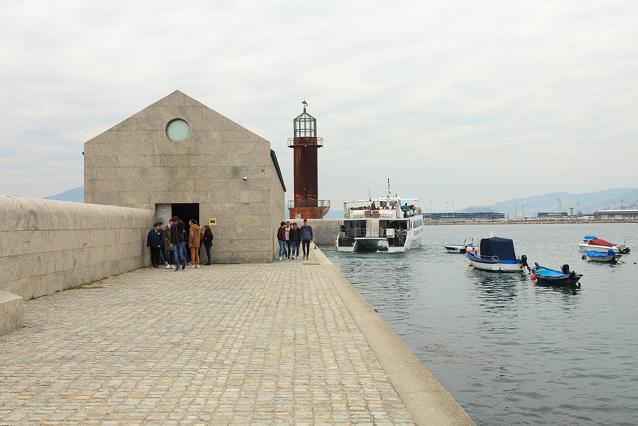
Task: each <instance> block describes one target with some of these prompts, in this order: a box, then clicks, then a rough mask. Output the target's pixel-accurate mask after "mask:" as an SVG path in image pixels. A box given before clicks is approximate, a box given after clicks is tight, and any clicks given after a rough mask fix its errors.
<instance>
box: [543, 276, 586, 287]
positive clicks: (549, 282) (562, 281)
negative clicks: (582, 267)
mask: <svg viewBox="0 0 638 426" xmlns="http://www.w3.org/2000/svg"><path fill="white" fill-rule="evenodd" d="M581 278H582V274H574V275H573V276H571V275H565V276H563V277H542V276H538V275H537V276H536V285H541V286H574V287H580V284H579V282H578V281H579V280H580V279H581Z"/></svg>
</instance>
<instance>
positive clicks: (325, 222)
mask: <svg viewBox="0 0 638 426" xmlns="http://www.w3.org/2000/svg"><path fill="white" fill-rule="evenodd" d="M291 222H297V224H298V225H299V226H301V225H303V220H301V219H292V220H291ZM308 225H310V226H312V234H313V236H314V243H315V244H317V245H318V246H334V245H335V243H336V241H337V233H338V232H339V220H338V219H308Z"/></svg>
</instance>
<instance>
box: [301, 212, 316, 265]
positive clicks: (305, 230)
mask: <svg viewBox="0 0 638 426" xmlns="http://www.w3.org/2000/svg"><path fill="white" fill-rule="evenodd" d="M299 236H300V237H301V248H302V250H303V258H304V260H308V256H310V242H311V241H312V239H313V235H312V226H310V225H308V219H304V220H303V226H302V227H301V228H299Z"/></svg>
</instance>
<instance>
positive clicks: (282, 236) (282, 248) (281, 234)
mask: <svg viewBox="0 0 638 426" xmlns="http://www.w3.org/2000/svg"><path fill="white" fill-rule="evenodd" d="M277 241H279V260H283V258H284V256H285V255H286V222H281V225H280V226H279V229H277Z"/></svg>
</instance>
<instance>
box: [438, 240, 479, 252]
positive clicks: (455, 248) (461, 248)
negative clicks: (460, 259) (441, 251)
mask: <svg viewBox="0 0 638 426" xmlns="http://www.w3.org/2000/svg"><path fill="white" fill-rule="evenodd" d="M468 247H472V248H473V247H474V243H472V242H470V243H465V242H464V243H463V244H448V245H446V246H443V248H445V250H446V251H447V252H448V253H455V254H464V253H465V252H466V251H467V248H468Z"/></svg>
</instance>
